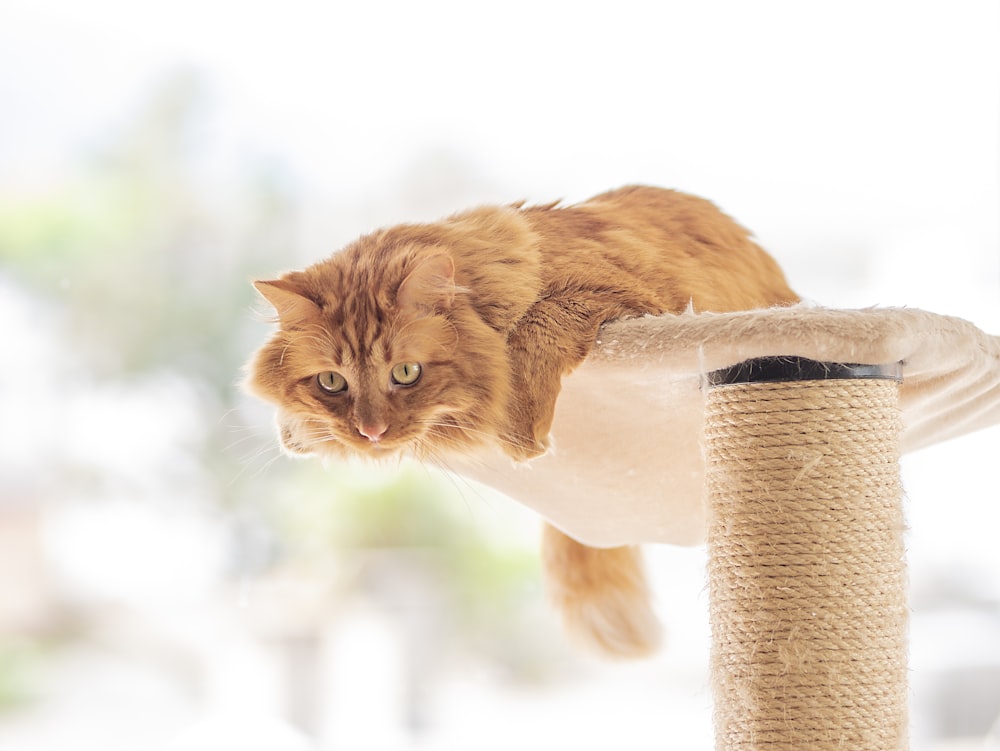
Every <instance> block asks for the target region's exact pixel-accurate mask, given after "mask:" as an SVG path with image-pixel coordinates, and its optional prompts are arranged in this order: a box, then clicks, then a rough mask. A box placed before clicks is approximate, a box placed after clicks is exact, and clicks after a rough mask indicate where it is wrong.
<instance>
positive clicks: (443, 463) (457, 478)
mask: <svg viewBox="0 0 1000 751" xmlns="http://www.w3.org/2000/svg"><path fill="white" fill-rule="evenodd" d="M415 443H416V444H417V447H418V449H419V451H420V455H419V456H418V457H416V458H418V460H419V463H420V465H421V466H423V467H424V468H425V469H426V468H427V467H426V465H427V464H432V465H434V466H435V467H436V468H437V469H438V471H439V472H440V473H441V474H442V475H443V476H444V477H445V478H446V479H447V480H448V482H449V483H450V484H451V486H452V487H453V488H455V490H456V491H457V492H458V495H459V497H461V499H462V501H463V502H464V503H465V506H466V508H467V509H468V510H469V512H470V513H471V512H472V506H471V504H470V503H469V499H468V498H467V497H466V495H465V491H466V490H468V491H472V493H473V495H475V496H476V498H477V499H478V500H479V501H481V502H483V503H485V504H486V505H489V499H488V498H486V497H485V496H484V495H483V494H482V492H481V491H480V490H479V488H478V487H477V486H475V485H473V484H472V483H471V482H470V481H469V479H468V478H467V477H465V476H464V475H462V474H461V473H460V472H457V471H455V469H454V468H453V467H452V466H451V465H450V464H449V463H448V461H447V460H446V459H445V457H443V456H442V455H441V454H439V453H438V452H437V451H436V450H435V448H434V446H432V445H430V444H427V443H426V442H425V441H424V440H423V439H421V438H417V439H415Z"/></svg>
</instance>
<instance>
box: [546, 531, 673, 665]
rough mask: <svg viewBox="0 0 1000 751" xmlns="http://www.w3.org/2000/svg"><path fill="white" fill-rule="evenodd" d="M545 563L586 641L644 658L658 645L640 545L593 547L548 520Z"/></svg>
mask: <svg viewBox="0 0 1000 751" xmlns="http://www.w3.org/2000/svg"><path fill="white" fill-rule="evenodd" d="M542 566H543V569H544V571H545V579H546V585H547V589H548V592H549V596H550V598H551V599H552V601H553V603H554V604H555V605H556V607H557V608H558V609H559V610H560V612H561V613H562V617H563V623H564V624H565V627H566V630H567V631H568V632H569V634H570V636H571V637H572V638H574V640H575V641H577V642H579V643H580V644H581V645H582V646H584V647H587V648H590V649H592V650H596V651H598V652H601V653H603V654H604V655H607V656H611V657H645V656H647V655H649V654H651V653H652V652H654V651H656V649H657V648H658V647H659V646H660V642H661V640H662V630H661V628H660V622H659V620H658V619H657V617H656V614H655V613H654V612H653V609H652V606H651V604H650V593H649V587H648V586H647V584H646V577H645V574H644V572H643V566H642V557H641V553H640V551H639V549H638V548H637V547H620V548H603V549H602V548H591V547H588V546H586V545H583V544H581V543H579V542H577V541H576V540H574V539H572V538H570V537H567V536H566V535H564V534H563V533H562V532H560V531H559V530H557V529H555V528H554V527H552V526H551V525H548V524H546V525H545V533H544V536H543V539H542Z"/></svg>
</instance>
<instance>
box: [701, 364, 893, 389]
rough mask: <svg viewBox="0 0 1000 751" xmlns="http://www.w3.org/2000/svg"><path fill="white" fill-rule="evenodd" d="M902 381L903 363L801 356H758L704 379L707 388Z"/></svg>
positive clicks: (712, 373) (713, 372) (713, 373)
mask: <svg viewBox="0 0 1000 751" xmlns="http://www.w3.org/2000/svg"><path fill="white" fill-rule="evenodd" d="M851 378H854V379H878V380H888V381H902V380H903V363H901V362H893V363H886V364H882V365H863V364H859V363H839V362H818V361H816V360H810V359H808V358H805V357H758V358H756V359H753V360H745V361H744V362H741V363H738V364H736V365H733V366H731V367H728V368H722V369H721V370H714V371H712V372H711V373H709V374H708V375H707V376H706V380H707V382H708V385H709V386H726V385H731V384H736V383H784V382H788V381H828V380H844V379H851Z"/></svg>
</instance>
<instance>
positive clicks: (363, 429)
mask: <svg viewBox="0 0 1000 751" xmlns="http://www.w3.org/2000/svg"><path fill="white" fill-rule="evenodd" d="M388 429H389V426H388V424H386V423H384V422H368V423H366V422H362V423H359V424H358V432H359V433H361V435H363V436H364V437H365V438H367V439H368V440H369V441H371V442H372V443H378V441H379V440H380V439H381V438H382V436H384V435H385V431H387V430H388Z"/></svg>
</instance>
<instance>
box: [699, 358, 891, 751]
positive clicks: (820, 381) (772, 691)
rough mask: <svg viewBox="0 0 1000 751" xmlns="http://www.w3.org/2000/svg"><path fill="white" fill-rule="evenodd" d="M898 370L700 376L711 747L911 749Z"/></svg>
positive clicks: (752, 368)
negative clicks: (704, 384)
mask: <svg viewBox="0 0 1000 751" xmlns="http://www.w3.org/2000/svg"><path fill="white" fill-rule="evenodd" d="M900 373H901V370H900V369H899V368H898V367H897V366H888V367H878V366H854V365H832V364H829V363H817V362H814V361H811V360H807V359H801V358H767V359H762V360H753V361H748V362H744V363H743V364H741V365H737V366H735V367H732V368H727V369H725V370H721V371H716V372H714V373H712V374H711V375H710V376H709V378H708V388H707V395H706V399H707V412H706V423H705V452H706V455H705V462H706V481H707V494H708V495H707V497H708V514H709V520H708V549H709V589H710V602H711V605H710V611H711V612H710V616H711V625H712V635H713V654H712V672H713V690H714V695H715V725H716V748H717V749H720V750H722V749H725V751H751V750H754V751H757V750H760V749H768V750H769V751H771V750H774V751H802V750H803V749H810V751H825V750H826V749H829V750H830V751H832V750H833V749H837V750H838V751H842V750H843V749H856V750H857V751H883V750H884V751H901V750H902V749H905V748H906V747H907V712H906V693H907V684H906V672H907V663H906V612H907V611H906V593H905V582H906V572H905V564H904V560H903V542H902V536H903V526H904V522H903V514H902V502H901V489H900V480H899V464H898V457H899V449H898V445H899V435H900V430H901V421H900V416H899V407H898V393H899V376H900Z"/></svg>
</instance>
